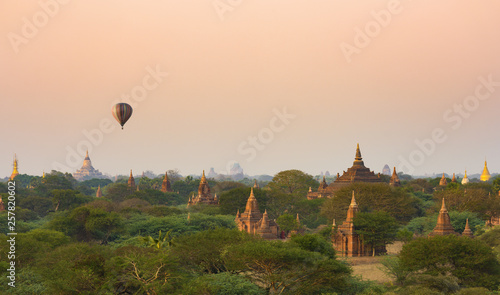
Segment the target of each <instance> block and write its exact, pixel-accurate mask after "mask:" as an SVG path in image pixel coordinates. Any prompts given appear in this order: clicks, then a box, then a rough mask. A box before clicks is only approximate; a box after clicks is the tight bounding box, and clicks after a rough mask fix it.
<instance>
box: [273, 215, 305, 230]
mask: <svg viewBox="0 0 500 295" xmlns="http://www.w3.org/2000/svg"><path fill="white" fill-rule="evenodd" d="M276 223H277V224H278V226H279V227H280V229H281V230H284V231H285V232H286V233H288V232H290V231H292V230H298V229H299V227H300V224H299V223H298V222H297V218H296V217H295V216H293V215H292V214H288V213H285V214H283V215H281V216H280V217H278V219H276Z"/></svg>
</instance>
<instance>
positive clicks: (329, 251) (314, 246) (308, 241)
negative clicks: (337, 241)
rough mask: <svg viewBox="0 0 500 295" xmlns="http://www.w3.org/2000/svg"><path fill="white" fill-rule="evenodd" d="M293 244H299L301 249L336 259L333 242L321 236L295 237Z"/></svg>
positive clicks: (293, 237) (292, 240)
mask: <svg viewBox="0 0 500 295" xmlns="http://www.w3.org/2000/svg"><path fill="white" fill-rule="evenodd" d="M291 243H295V244H297V245H298V246H299V247H300V248H301V249H304V250H307V251H310V252H318V253H321V254H322V255H325V256H326V257H328V258H331V259H335V250H333V247H332V244H331V242H329V241H327V240H325V239H324V238H323V237H322V236H320V235H317V234H314V235H311V234H307V235H293V236H292V239H291Z"/></svg>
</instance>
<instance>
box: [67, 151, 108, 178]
mask: <svg viewBox="0 0 500 295" xmlns="http://www.w3.org/2000/svg"><path fill="white" fill-rule="evenodd" d="M73 177H74V178H75V179H76V180H79V181H82V180H89V179H92V178H104V175H102V173H101V172H99V170H96V169H94V167H92V162H91V161H90V158H89V151H87V153H86V154H85V159H83V165H82V168H80V169H79V170H77V171H76V172H74V173H73Z"/></svg>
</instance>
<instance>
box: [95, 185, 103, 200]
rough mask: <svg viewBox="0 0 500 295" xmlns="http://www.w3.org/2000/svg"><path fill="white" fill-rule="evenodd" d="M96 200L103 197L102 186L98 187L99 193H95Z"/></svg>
mask: <svg viewBox="0 0 500 295" xmlns="http://www.w3.org/2000/svg"><path fill="white" fill-rule="evenodd" d="M95 197H96V198H100V197H102V191H101V185H99V186H98V187H97V192H96V193H95Z"/></svg>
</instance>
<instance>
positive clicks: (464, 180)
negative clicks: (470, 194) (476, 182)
mask: <svg viewBox="0 0 500 295" xmlns="http://www.w3.org/2000/svg"><path fill="white" fill-rule="evenodd" d="M467 183H469V178H467V170H465V175H464V178H462V184H467Z"/></svg>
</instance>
